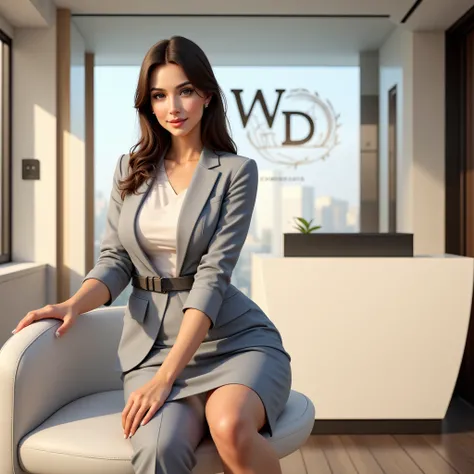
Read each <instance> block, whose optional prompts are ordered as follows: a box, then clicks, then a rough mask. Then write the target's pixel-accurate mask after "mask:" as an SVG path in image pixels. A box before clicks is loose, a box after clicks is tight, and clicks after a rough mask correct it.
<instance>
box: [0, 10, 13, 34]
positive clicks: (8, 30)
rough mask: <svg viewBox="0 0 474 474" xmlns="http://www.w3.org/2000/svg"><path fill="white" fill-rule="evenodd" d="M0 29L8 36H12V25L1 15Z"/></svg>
mask: <svg viewBox="0 0 474 474" xmlns="http://www.w3.org/2000/svg"><path fill="white" fill-rule="evenodd" d="M0 30H2V31H3V32H4V33H5V34H6V35H8V36H9V37H10V38H13V36H14V34H15V31H14V29H13V26H12V25H10V23H8V21H7V20H5V18H3V16H1V15H0Z"/></svg>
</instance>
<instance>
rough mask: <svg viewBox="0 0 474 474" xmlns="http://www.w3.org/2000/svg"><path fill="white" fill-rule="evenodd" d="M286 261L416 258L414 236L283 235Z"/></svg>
mask: <svg viewBox="0 0 474 474" xmlns="http://www.w3.org/2000/svg"><path fill="white" fill-rule="evenodd" d="M283 256H284V257H413V234H403V233H351V234H338V233H333V234H328V233H326V234H325V233H322V232H317V231H316V232H314V233H312V234H301V233H298V232H295V233H288V234H283Z"/></svg>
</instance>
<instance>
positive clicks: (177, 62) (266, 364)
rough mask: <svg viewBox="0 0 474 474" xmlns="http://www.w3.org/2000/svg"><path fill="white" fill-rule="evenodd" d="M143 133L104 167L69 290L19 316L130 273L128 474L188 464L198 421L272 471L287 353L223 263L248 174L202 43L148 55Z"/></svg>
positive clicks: (235, 464) (227, 448)
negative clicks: (83, 255)
mask: <svg viewBox="0 0 474 474" xmlns="http://www.w3.org/2000/svg"><path fill="white" fill-rule="evenodd" d="M135 107H136V109H137V110H138V114H139V119H140V128H141V137H140V140H139V142H138V143H137V145H135V146H134V147H133V148H132V150H131V152H130V154H129V155H124V156H122V157H121V158H120V159H119V161H118V163H117V167H116V170H115V175H114V182H113V190H112V193H111V200H110V205H109V210H108V216H107V229H106V233H105V237H104V239H103V242H102V245H101V253H100V257H99V259H98V261H97V263H96V265H95V267H94V268H93V269H92V271H91V272H90V273H89V274H88V275H87V276H86V278H85V279H84V282H83V284H82V286H81V288H80V289H79V291H78V292H77V293H76V294H75V295H74V296H72V297H71V298H70V299H69V300H67V301H65V302H63V303H61V304H58V305H53V306H48V307H45V308H42V309H40V310H38V311H33V312H31V313H28V315H26V316H25V318H23V319H22V321H21V322H20V323H19V325H18V326H17V331H18V330H21V329H22V328H24V327H25V326H27V325H28V324H30V323H32V322H33V321H36V320H40V319H43V318H57V319H60V320H62V321H63V324H62V325H61V327H60V328H59V329H58V332H57V336H58V337H59V336H62V335H63V334H64V333H65V332H66V331H67V330H68V329H69V328H70V327H71V325H72V324H74V323H75V321H76V320H77V319H78V317H79V315H80V314H82V313H84V312H87V311H90V310H92V309H94V308H97V307H99V306H101V305H103V304H105V305H110V304H111V303H112V301H114V300H115V298H117V296H118V295H119V294H120V293H121V292H122V290H123V289H124V288H125V287H126V286H127V285H128V283H129V281H130V280H132V285H133V292H132V294H131V296H130V299H129V303H128V305H127V309H126V312H125V315H124V326H123V332H122V337H121V340H120V345H119V350H118V360H119V362H120V371H121V378H122V381H123V383H124V397H125V408H124V410H123V413H122V426H123V429H124V436H125V438H130V439H131V443H132V445H133V449H134V455H133V458H132V464H133V466H134V470H135V472H136V473H137V474H155V473H168V474H181V473H183V474H184V473H190V472H191V471H192V469H193V467H194V465H195V455H194V452H195V449H196V447H197V446H198V444H199V442H200V441H201V439H202V437H203V436H204V435H205V434H206V430H207V429H208V430H209V432H210V435H211V436H212V438H213V440H214V442H215V445H216V447H217V450H218V452H219V455H220V457H221V459H222V462H223V465H224V467H225V472H226V473H235V474H237V473H241V472H245V473H265V474H273V473H280V472H281V470H280V466H279V461H278V458H277V456H276V454H275V452H274V451H273V449H272V447H271V445H270V444H269V443H268V441H267V440H266V439H265V438H264V437H263V436H262V435H261V433H262V432H263V431H265V430H267V431H268V432H269V434H270V435H271V434H272V430H273V429H274V426H275V422H276V419H277V417H278V416H279V414H280V413H281V411H282V410H283V408H284V406H285V404H286V401H287V399H288V396H289V392H290V386H291V370H290V357H289V355H288V354H287V353H286V351H285V350H284V348H283V345H282V340H281V337H280V334H279V333H278V331H277V329H276V328H275V326H274V325H273V324H272V323H271V321H270V320H269V319H268V318H267V316H266V315H265V314H264V313H263V312H262V310H261V309H260V308H259V307H258V306H257V305H256V304H255V303H254V302H253V301H252V300H250V299H249V298H247V297H246V296H245V295H244V294H243V293H242V292H240V291H239V290H238V289H237V288H236V287H235V286H233V285H232V284H230V280H231V274H232V271H233V269H234V266H235V264H236V262H237V260H238V258H239V255H240V251H241V248H242V245H243V244H244V241H245V238H246V236H247V233H248V229H249V225H250V219H251V216H252V212H253V208H254V204H255V197H256V192H257V184H258V171H257V166H256V163H255V161H254V160H252V159H248V158H244V157H241V156H238V155H237V154H236V148H235V144H234V143H233V141H232V139H231V137H230V136H229V133H228V130H227V122H226V120H227V118H226V112H225V108H224V104H223V95H222V92H221V90H220V88H219V86H218V84H217V81H216V78H215V76H214V74H213V71H212V68H211V65H210V64H209V61H208V59H207V57H206V56H205V54H204V53H203V51H202V50H201V49H200V48H199V47H198V46H197V45H196V44H194V43H193V42H192V41H190V40H188V39H185V38H183V37H178V36H175V37H172V38H171V39H170V40H164V41H160V42H159V43H157V44H155V45H154V46H153V47H152V48H151V49H150V50H149V51H148V53H147V54H146V56H145V59H144V61H143V64H142V66H141V71H140V76H139V80H138V86H137V90H136V95H135Z"/></svg>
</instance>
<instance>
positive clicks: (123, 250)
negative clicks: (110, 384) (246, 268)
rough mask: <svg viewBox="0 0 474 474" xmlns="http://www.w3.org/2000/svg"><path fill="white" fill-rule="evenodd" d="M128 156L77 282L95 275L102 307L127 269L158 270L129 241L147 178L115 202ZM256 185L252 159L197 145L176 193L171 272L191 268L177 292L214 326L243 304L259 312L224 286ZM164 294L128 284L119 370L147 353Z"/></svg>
mask: <svg viewBox="0 0 474 474" xmlns="http://www.w3.org/2000/svg"><path fill="white" fill-rule="evenodd" d="M129 158H130V156H129V155H123V156H122V157H121V158H120V159H119V161H118V163H117V166H116V169H115V174H114V180H113V189H112V192H111V199H110V204H109V209H108V214H107V226H106V231H105V236H104V239H103V241H102V243H101V249H100V256H99V259H98V261H97V263H96V265H95V266H94V268H93V269H92V270H91V271H90V272H89V273H88V274H87V275H86V277H85V279H84V281H85V280H87V279H89V278H95V279H97V280H100V281H101V282H103V283H104V284H105V285H106V286H107V288H108V289H109V291H110V299H109V301H108V302H107V303H106V306H108V305H110V304H111V303H112V302H113V301H114V300H115V299H116V298H117V296H118V295H119V294H120V293H121V292H122V290H123V289H124V288H125V287H126V286H127V285H128V283H129V281H130V278H131V276H132V273H134V272H135V273H136V274H138V275H145V276H156V275H159V273H158V271H157V269H156V268H154V266H153V263H152V262H151V260H150V259H149V258H148V257H147V255H146V254H145V252H144V251H143V249H142V247H141V246H140V243H139V241H138V238H137V232H136V225H137V216H138V212H139V210H140V207H141V205H142V204H143V202H144V201H145V198H146V196H147V195H148V192H149V190H150V189H151V184H152V183H153V181H154V179H149V180H148V181H147V182H145V183H144V184H142V186H141V187H140V188H139V190H138V192H139V194H138V195H136V194H133V195H128V196H126V198H125V199H124V200H123V201H122V199H121V197H120V190H119V188H118V182H119V180H120V179H123V177H124V176H125V173H127V172H128V160H129ZM257 186H258V169H257V165H256V163H255V161H254V160H252V159H250V158H244V157H242V156H238V155H233V154H229V153H225V154H221V155H217V154H215V153H214V152H212V151H211V150H209V149H207V148H204V149H203V151H202V153H201V156H200V159H199V163H198V165H197V166H196V169H195V172H194V175H193V177H192V180H191V183H190V185H189V188H188V190H187V193H186V195H185V197H184V201H183V205H182V209H181V213H180V216H179V220H178V228H177V254H176V258H177V262H176V275H177V276H181V275H188V274H193V273H196V275H195V279H194V284H193V287H192V289H191V290H190V291H185V292H183V293H182V295H183V298H184V301H185V304H184V307H183V311H185V310H186V309H187V308H197V309H199V310H201V311H202V312H204V313H205V314H206V315H207V316H208V317H209V318H210V320H211V328H218V327H219V326H222V325H224V324H226V323H228V322H229V321H231V320H232V319H234V318H236V317H238V316H239V315H241V314H243V313H245V312H246V311H248V310H249V309H250V308H254V309H260V308H258V306H257V305H256V304H255V303H253V302H252V301H251V300H250V299H249V298H247V297H246V296H245V295H244V294H243V293H242V292H241V291H240V290H238V289H237V288H236V287H235V286H233V285H232V284H230V279H231V274H232V271H233V269H234V266H235V264H236V262H237V260H238V258H239V255H240V251H241V249H242V245H243V244H244V241H245V239H246V237H247V234H248V230H249V226H250V220H251V217H252V213H253V209H254V205H255V198H256V194H257ZM167 300H168V295H167V294H166V293H154V292H148V291H145V290H141V289H137V288H133V292H132V294H131V296H130V299H129V302H128V305H127V308H126V311H125V315H124V325H123V331H122V337H121V340H120V344H119V349H118V359H119V363H120V366H121V370H122V371H124V372H125V371H127V370H130V369H132V368H133V367H135V366H136V365H138V364H139V363H140V362H141V361H142V360H143V359H144V358H145V356H146V355H147V354H148V352H149V350H150V349H151V347H152V345H153V343H154V341H155V339H156V336H157V335H158V332H159V329H160V324H161V320H162V318H163V316H164V314H165V310H166V305H167Z"/></svg>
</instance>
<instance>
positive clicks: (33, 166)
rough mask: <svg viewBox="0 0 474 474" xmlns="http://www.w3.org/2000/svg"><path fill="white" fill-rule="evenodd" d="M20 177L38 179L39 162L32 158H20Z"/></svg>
mask: <svg viewBox="0 0 474 474" xmlns="http://www.w3.org/2000/svg"><path fill="white" fill-rule="evenodd" d="M22 178H23V179H40V162H39V160H35V159H33V158H24V159H23V160H22Z"/></svg>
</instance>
